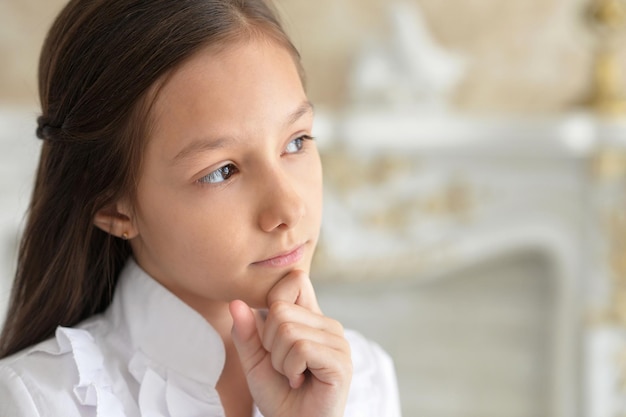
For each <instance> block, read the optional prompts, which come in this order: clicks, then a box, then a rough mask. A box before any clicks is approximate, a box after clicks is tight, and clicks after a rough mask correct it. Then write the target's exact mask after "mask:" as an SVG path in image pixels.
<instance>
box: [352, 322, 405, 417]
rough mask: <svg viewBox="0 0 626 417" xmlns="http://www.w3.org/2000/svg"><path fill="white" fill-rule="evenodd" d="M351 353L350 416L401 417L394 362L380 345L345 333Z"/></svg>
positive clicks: (353, 333) (359, 336) (356, 333)
mask: <svg viewBox="0 0 626 417" xmlns="http://www.w3.org/2000/svg"><path fill="white" fill-rule="evenodd" d="M345 335H346V339H347V340H348V342H349V343H350V349H351V353H352V366H353V376H352V385H351V387H350V394H349V397H348V406H347V410H348V412H346V415H347V416H352V415H359V416H381V415H384V416H387V417H399V416H400V400H399V395H398V384H397V381H396V372H395V368H394V365H393V360H392V359H391V357H390V356H389V354H387V352H385V350H383V349H382V348H381V347H380V346H379V345H378V344H377V343H375V342H373V341H371V340H369V339H367V338H365V337H364V336H363V335H361V334H360V333H358V332H355V331H353V330H346V332H345Z"/></svg>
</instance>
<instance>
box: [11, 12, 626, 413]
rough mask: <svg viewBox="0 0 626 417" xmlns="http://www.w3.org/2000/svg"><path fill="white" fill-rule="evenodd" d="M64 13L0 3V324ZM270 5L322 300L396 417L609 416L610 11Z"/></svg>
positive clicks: (625, 316) (613, 40) (614, 253)
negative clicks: (310, 117)
mask: <svg viewBox="0 0 626 417" xmlns="http://www.w3.org/2000/svg"><path fill="white" fill-rule="evenodd" d="M64 3H65V1H61V0H48V1H46V2H41V1H37V0H19V1H17V0H1V1H0V57H1V59H2V65H0V162H1V165H0V174H1V175H0V210H1V211H0V262H1V263H0V271H1V273H2V275H0V305H2V303H3V302H4V301H3V300H6V297H7V295H8V291H9V288H10V281H11V275H12V269H13V267H14V261H15V245H16V242H17V238H18V236H19V232H20V228H21V226H22V222H23V217H24V210H25V207H26V204H27V201H28V196H29V192H30V187H31V182H32V177H33V171H34V168H35V165H36V160H37V157H38V149H39V142H38V141H37V140H36V139H35V136H34V131H35V119H36V117H37V115H38V108H37V105H38V103H37V86H36V70H37V59H38V53H39V49H40V47H41V44H42V42H43V39H44V36H45V33H46V31H47V29H48V28H49V26H50V24H51V22H52V19H53V18H54V16H55V15H56V13H58V11H59V10H60V8H61V7H62V5H63V4H64ZM277 7H278V9H279V10H280V12H281V13H282V15H283V17H284V22H285V26H286V28H287V30H288V32H289V33H290V34H291V36H292V38H293V40H294V43H295V44H296V46H298V47H299V49H300V51H301V53H302V56H303V61H304V66H305V68H306V71H307V90H308V93H309V95H310V98H311V100H312V101H313V102H314V103H315V105H316V125H315V130H316V132H315V135H316V137H317V139H318V142H319V146H320V149H321V153H322V158H323V163H324V169H325V187H326V188H325V218H324V222H323V227H322V237H321V241H320V245H319V248H318V253H317V256H316V260H315V265H314V278H315V284H316V287H317V291H318V294H319V298H320V302H321V304H322V307H323V309H324V311H325V312H326V313H327V314H329V315H331V316H335V317H337V318H339V319H340V320H342V321H343V322H344V324H345V325H346V327H352V328H355V329H357V330H359V331H361V332H362V333H364V334H366V335H367V336H369V337H370V338H372V339H374V340H376V341H377V342H378V343H379V344H380V345H382V346H383V347H384V348H385V349H386V350H387V351H388V352H389V353H390V354H391V356H392V357H393V359H394V361H395V363H396V368H397V372H398V381H399V390H400V395H401V400H402V407H403V412H404V415H405V416H408V417H412V416H424V417H453V416H454V417H457V416H458V417H473V416H476V417H491V416H493V417H496V416H497V417H509V416H510V417H522V416H524V417H537V416H554V417H556V416H558V417H572V416H586V417H587V416H588V417H617V416H625V415H626V188H625V181H624V179H625V178H626V123H624V120H626V101H625V97H626V96H625V95H624V91H626V90H625V87H626V42H625V41H626V36H625V35H626V4H625V3H624V1H622V0H507V1H501V0H465V1H459V0H457V1H441V0H317V1H315V2H311V1H307V0H278V4H277ZM1 317H2V316H1V315H0V318H1Z"/></svg>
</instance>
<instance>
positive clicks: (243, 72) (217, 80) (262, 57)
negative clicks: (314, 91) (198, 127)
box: [152, 39, 306, 131]
mask: <svg viewBox="0 0 626 417" xmlns="http://www.w3.org/2000/svg"><path fill="white" fill-rule="evenodd" d="M304 100H306V94H305V92H304V89H303V86H302V81H301V77H300V71H299V68H298V66H297V65H296V63H295V61H294V57H293V55H292V54H291V53H290V52H289V51H288V49H287V48H286V47H284V46H282V45H280V44H279V43H277V42H272V41H270V40H268V39H251V40H247V41H240V42H235V43H231V44H228V45H226V46H224V47H221V48H219V49H216V48H214V47H207V48H205V49H203V50H201V51H199V52H198V53H196V54H195V55H194V56H193V57H192V58H190V59H189V60H188V61H186V62H185V63H183V64H182V65H181V66H180V67H179V68H177V69H176V71H174V72H173V73H172V74H170V76H169V77H168V78H167V79H166V80H164V82H163V84H162V85H161V86H160V89H159V92H158V95H157V96H156V100H155V102H154V106H153V109H152V112H153V114H152V116H153V118H152V120H153V123H154V124H155V127H156V129H157V131H158V129H166V128H167V127H168V126H167V125H168V124H171V123H174V124H180V123H190V122H205V123H204V124H211V125H213V126H219V125H220V122H221V121H222V120H223V121H224V122H226V123H230V124H232V122H235V121H237V120H239V121H240V122H243V123H244V124H247V122H249V123H252V122H254V121H257V122H261V121H263V120H266V118H267V117H271V116H272V113H273V112H280V111H281V110H282V107H283V106H287V107H289V106H293V105H294V104H295V105H298V104H300V103H301V102H302V101H304ZM285 110H287V109H285ZM290 110H291V111H293V108H291V109H290ZM270 120H271V119H270ZM179 128H181V129H187V128H191V126H189V125H183V126H179Z"/></svg>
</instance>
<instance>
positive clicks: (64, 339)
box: [0, 325, 102, 417]
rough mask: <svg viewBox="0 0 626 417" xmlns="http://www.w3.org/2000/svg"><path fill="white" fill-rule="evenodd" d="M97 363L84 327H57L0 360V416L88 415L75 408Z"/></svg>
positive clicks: (98, 357)
mask: <svg viewBox="0 0 626 417" xmlns="http://www.w3.org/2000/svg"><path fill="white" fill-rule="evenodd" d="M91 327H93V325H92V326H91ZM101 363H102V357H101V355H100V353H99V350H98V348H97V346H96V345H95V343H94V339H93V336H92V335H91V333H90V332H89V331H88V330H85V329H80V328H63V327H59V328H58V329H57V331H56V334H55V337H53V338H50V339H48V340H46V341H44V342H41V343H39V344H37V345H34V346H31V347H29V348H27V349H24V350H23V351H20V352H18V353H16V354H14V355H12V356H9V357H7V358H4V359H2V360H0V416H16V417H21V416H35V417H39V416H41V417H43V416H57V415H63V416H64V417H74V416H82V415H90V414H85V413H83V412H81V411H79V410H81V407H82V406H84V405H86V404H85V399H86V398H85V395H81V391H83V392H82V393H84V392H86V390H87V385H88V384H89V383H93V382H94V381H88V380H87V379H88V378H86V376H87V375H88V374H89V373H93V372H94V371H95V369H96V368H97V367H99V366H101Z"/></svg>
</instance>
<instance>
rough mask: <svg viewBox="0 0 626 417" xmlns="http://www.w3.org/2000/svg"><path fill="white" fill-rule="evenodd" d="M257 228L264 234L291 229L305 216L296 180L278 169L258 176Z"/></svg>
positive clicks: (303, 202)
mask: <svg viewBox="0 0 626 417" xmlns="http://www.w3.org/2000/svg"><path fill="white" fill-rule="evenodd" d="M258 180H259V183H260V184H259V187H258V188H257V190H258V191H257V192H258V193H259V194H260V196H259V197H260V201H261V204H260V210H259V220H258V221H259V226H260V227H261V229H262V230H263V231H265V232H272V231H274V230H277V229H279V230H280V229H291V228H293V227H294V226H295V225H296V224H298V222H299V221H300V220H301V219H302V218H303V217H304V215H305V214H306V204H305V201H304V199H303V198H302V196H301V194H300V192H299V191H302V190H301V189H299V187H298V182H297V180H296V179H294V178H292V177H290V176H289V174H288V173H287V172H284V171H280V170H279V169H275V170H272V171H271V172H269V173H268V174H267V175H264V176H260V177H259V178H258Z"/></svg>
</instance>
